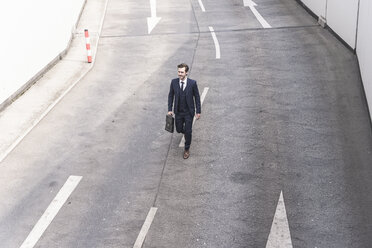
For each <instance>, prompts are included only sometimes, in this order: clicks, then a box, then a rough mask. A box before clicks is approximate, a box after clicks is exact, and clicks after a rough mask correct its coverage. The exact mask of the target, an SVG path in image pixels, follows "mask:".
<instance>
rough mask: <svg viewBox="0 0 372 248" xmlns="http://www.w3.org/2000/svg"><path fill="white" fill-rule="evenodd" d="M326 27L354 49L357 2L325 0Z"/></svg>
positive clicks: (356, 0) (353, 0)
mask: <svg viewBox="0 0 372 248" xmlns="http://www.w3.org/2000/svg"><path fill="white" fill-rule="evenodd" d="M326 20H327V25H328V26H329V27H330V28H332V30H333V31H335V32H336V33H337V34H338V35H339V36H340V37H342V39H343V40H344V41H345V42H346V43H347V44H348V45H349V46H350V47H352V48H353V49H355V45H356V42H355V38H356V30H357V20H358V0H327V13H326Z"/></svg>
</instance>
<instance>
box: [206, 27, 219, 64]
mask: <svg viewBox="0 0 372 248" xmlns="http://www.w3.org/2000/svg"><path fill="white" fill-rule="evenodd" d="M209 31H211V35H212V38H213V41H214V46H215V47H216V59H220V58H221V51H220V43H218V40H217V36H216V34H215V32H214V29H213V27H209Z"/></svg>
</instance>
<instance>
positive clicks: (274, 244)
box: [266, 191, 293, 248]
mask: <svg viewBox="0 0 372 248" xmlns="http://www.w3.org/2000/svg"><path fill="white" fill-rule="evenodd" d="M292 247H293V246H292V240H291V233H290V231H289V224H288V218H287V212H286V210H285V204H284V198H283V192H282V191H281V192H280V196H279V201H278V205H277V207H276V211H275V216H274V220H273V224H272V226H271V230H270V234H269V238H268V240H267V243H266V248H292Z"/></svg>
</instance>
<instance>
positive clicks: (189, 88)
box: [168, 78, 201, 116]
mask: <svg viewBox="0 0 372 248" xmlns="http://www.w3.org/2000/svg"><path fill="white" fill-rule="evenodd" d="M180 90H181V89H180V80H179V78H175V79H173V80H172V82H171V84H170V89H169V94H168V111H172V106H173V99H174V113H175V114H177V113H178V103H179V99H180V94H179V93H180ZM185 91H186V102H187V106H188V107H189V111H190V114H191V115H192V116H194V115H195V105H196V113H197V114H200V113H201V105H200V95H199V89H198V85H197V84H196V81H195V80H192V79H190V78H187V85H186V88H185ZM194 100H195V104H194Z"/></svg>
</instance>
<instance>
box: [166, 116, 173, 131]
mask: <svg viewBox="0 0 372 248" xmlns="http://www.w3.org/2000/svg"><path fill="white" fill-rule="evenodd" d="M165 130H167V131H168V132H170V133H173V132H174V117H173V116H171V115H167V116H166V117H165Z"/></svg>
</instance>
